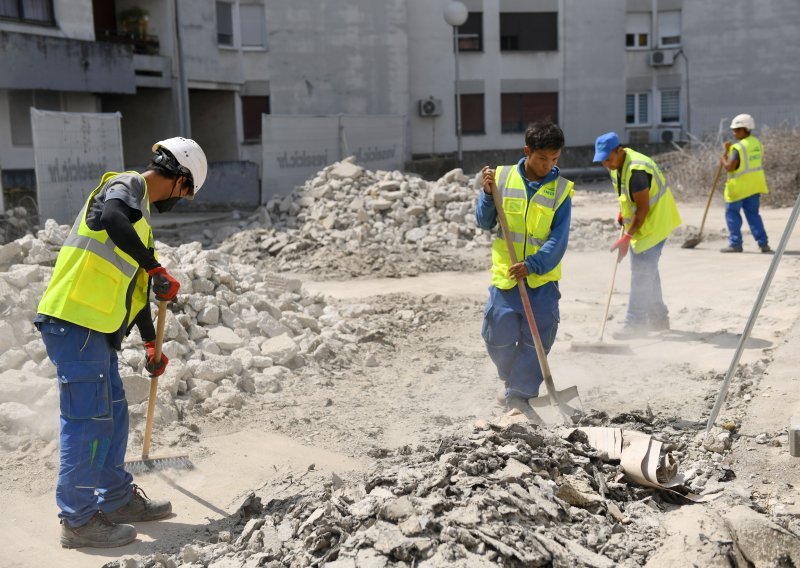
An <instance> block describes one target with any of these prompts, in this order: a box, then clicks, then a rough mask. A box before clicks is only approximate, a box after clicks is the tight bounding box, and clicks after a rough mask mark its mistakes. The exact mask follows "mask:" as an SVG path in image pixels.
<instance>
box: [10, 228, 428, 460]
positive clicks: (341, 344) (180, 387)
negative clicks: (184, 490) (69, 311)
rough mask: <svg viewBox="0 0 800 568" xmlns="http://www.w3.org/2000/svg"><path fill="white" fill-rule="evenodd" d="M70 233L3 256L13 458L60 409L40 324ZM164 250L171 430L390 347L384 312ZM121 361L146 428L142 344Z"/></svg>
mask: <svg viewBox="0 0 800 568" xmlns="http://www.w3.org/2000/svg"><path fill="white" fill-rule="evenodd" d="M68 231H69V227H68V226H66V225H62V226H59V225H57V224H56V223H55V222H52V221H48V223H47V225H46V227H45V229H44V230H42V231H39V233H38V235H37V236H36V237H34V236H33V235H27V236H26V237H24V238H22V239H19V240H17V241H14V242H12V243H9V244H7V245H4V246H0V270H2V272H0V314H2V316H3V317H2V319H0V370H2V372H0V432H6V433H10V432H12V431H13V432H15V434H14V436H13V437H3V436H0V445H4V446H8V447H13V445H14V444H15V443H16V442H17V441H18V438H17V436H19V435H21V434H20V428H19V426H22V425H23V423H24V422H25V421H26V420H27V419H28V418H33V417H34V416H35V415H36V413H37V411H39V410H41V409H42V408H43V407H45V406H47V407H48V408H49V407H52V408H53V409H54V410H55V408H57V385H56V383H55V382H54V381H53V380H52V377H54V376H55V368H54V367H53V365H52V363H51V362H50V360H49V359H48V357H47V354H46V351H45V348H44V345H43V343H42V341H41V337H40V336H39V334H38V332H37V331H36V329H35V327H34V326H33V324H32V320H33V318H34V316H35V315H36V309H37V305H38V302H39V300H40V298H41V296H42V294H43V293H44V290H45V287H46V285H47V282H48V281H49V279H50V275H51V273H52V268H51V267H52V265H53V264H54V262H55V258H56V255H57V251H58V249H59V247H60V246H61V243H62V242H63V240H64V238H65V237H66V235H67V233H68ZM158 250H159V252H160V255H159V256H160V261H161V262H162V264H164V265H165V266H166V267H167V268H168V269H169V270H170V272H171V273H172V274H173V275H174V276H175V277H176V278H177V279H178V280H179V281H180V282H181V291H180V293H179V295H178V299H177V300H176V301H175V302H172V303H170V304H169V308H168V309H169V311H168V313H167V319H166V327H165V341H164V353H165V354H166V355H167V357H169V360H170V364H169V366H168V367H167V371H166V373H165V374H164V375H163V376H162V377H161V378H160V381H159V400H158V409H157V412H156V416H157V422H159V423H161V424H163V425H169V424H172V423H174V422H175V421H177V420H181V419H184V418H186V417H188V416H198V415H199V416H202V415H209V414H210V415H211V416H212V417H214V418H222V417H225V416H226V415H227V414H228V413H230V412H232V411H235V410H238V409H240V408H242V406H243V405H244V404H245V403H246V402H247V400H248V397H251V396H252V397H255V398H263V397H269V396H273V395H275V393H279V392H280V391H281V390H282V389H283V388H284V386H285V385H286V384H287V383H289V382H292V381H295V380H297V379H298V378H299V377H301V376H303V375H304V374H312V375H320V374H323V370H324V371H325V373H327V374H328V375H330V376H337V375H341V370H342V369H349V368H351V367H353V366H361V365H362V364H365V363H364V358H365V357H366V356H367V355H366V354H368V353H370V351H371V348H370V346H369V345H368V344H369V343H370V342H373V341H378V340H379V339H380V338H381V337H382V336H381V333H380V331H379V330H372V329H370V328H369V327H367V325H366V324H365V323H364V318H363V317H362V316H364V315H365V314H374V313H377V312H378V311H379V310H377V309H375V308H372V307H371V306H369V305H368V304H354V305H351V306H345V307H342V308H341V310H339V309H337V308H336V307H334V306H331V305H328V304H327V303H326V301H325V300H324V298H323V297H322V296H320V295H310V294H308V293H306V292H305V291H304V290H303V289H302V288H301V286H300V281H299V280H295V279H287V278H283V277H279V276H277V275H274V274H264V273H263V272H261V271H259V270H257V269H256V268H255V267H253V266H251V265H248V264H244V263H240V262H238V261H236V260H235V259H233V258H232V257H231V256H230V255H226V254H223V253H221V252H220V251H217V250H203V249H202V247H201V245H200V244H199V243H191V244H186V245H182V246H180V247H176V248H172V247H168V246H166V245H163V244H160V243H159V245H158ZM400 316H401V317H399V318H398V317H393V320H398V325H399V326H400V328H402V327H403V326H411V325H415V326H419V325H422V324H424V323H425V321H426V319H427V318H429V317H434V316H435V313H433V314H431V315H430V316H429V315H428V314H425V313H415V312H413V311H410V313H403V314H400ZM133 333H134V334H136V333H137V332H133ZM128 346H130V347H128ZM119 360H120V374H121V375H122V376H123V379H124V380H125V381H126V384H125V386H126V391H127V392H128V395H129V400H130V402H132V404H131V417H132V421H134V423H135V421H136V420H137V419H138V418H141V417H142V416H143V415H144V413H145V410H146V402H145V399H146V396H147V391H146V388H143V387H146V379H144V378H143V377H144V376H146V371H145V370H144V363H145V357H144V351H143V349H142V347H141V343H139V342H138V341H129V342H126V343H125V344H123V350H122V351H121V352H120V354H119ZM366 364H369V361H367V363H366ZM140 387H141V388H140ZM137 391H138V392H139V394H138V395H137ZM40 422H41V421H40ZM48 424H49V423H48ZM28 430H30V428H28ZM48 431H49V429H48ZM30 433H33V434H36V433H37V432H36V431H35V429H34V431H32V432H29V434H30ZM9 436H11V435H10V434H9Z"/></svg>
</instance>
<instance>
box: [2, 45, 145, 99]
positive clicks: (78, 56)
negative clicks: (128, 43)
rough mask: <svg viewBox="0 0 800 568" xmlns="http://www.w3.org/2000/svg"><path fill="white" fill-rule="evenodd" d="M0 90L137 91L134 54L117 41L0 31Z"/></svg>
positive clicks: (128, 92) (129, 92) (130, 92)
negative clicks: (105, 41)
mask: <svg viewBox="0 0 800 568" xmlns="http://www.w3.org/2000/svg"><path fill="white" fill-rule="evenodd" d="M0 53H2V54H3V56H2V57H0V89H43V90H51V91H78V92H93V93H120V94H122V93H127V94H132V93H135V92H136V85H135V81H134V77H135V75H134V68H133V54H132V53H131V50H130V49H129V48H127V47H125V46H122V45H113V44H110V43H97V42H93V41H83V40H77V39H66V38H59V37H50V36H40V35H34V34H28V33H17V32H9V31H0Z"/></svg>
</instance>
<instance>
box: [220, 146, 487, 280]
mask: <svg viewBox="0 0 800 568" xmlns="http://www.w3.org/2000/svg"><path fill="white" fill-rule="evenodd" d="M476 196H477V191H476V189H475V188H474V187H473V184H472V180H471V179H470V178H467V176H465V175H464V174H463V173H462V171H461V169H455V170H452V171H451V172H449V173H447V174H445V175H444V176H443V177H442V178H441V179H439V180H438V181H435V182H428V181H425V180H423V179H422V178H419V177H416V176H410V175H405V174H403V173H402V172H399V171H376V172H373V171H370V170H366V169H364V168H362V167H361V166H358V165H356V164H354V163H353V162H352V160H351V159H346V160H344V161H342V162H337V163H335V164H332V165H330V166H327V167H326V168H324V169H322V170H321V171H320V172H318V173H317V175H315V176H314V177H313V178H311V179H309V180H308V181H306V183H305V184H304V185H302V186H298V187H296V188H295V190H294V191H293V192H292V193H291V194H289V195H286V196H279V197H276V198H273V199H272V200H270V201H269V202H268V203H267V204H266V206H265V207H264V208H262V209H261V210H260V211H259V212H257V213H256V214H255V215H254V216H252V217H251V218H250V219H248V220H247V221H246V222H244V223H242V225H243V228H244V230H243V231H240V232H237V233H236V234H233V235H231V234H230V233H232V232H233V230H228V231H224V232H223V233H221V234H220V235H219V236H221V237H227V238H225V240H224V242H222V243H221V244H220V246H219V249H220V250H221V251H223V252H234V251H235V252H236V254H237V255H240V256H241V257H242V258H243V259H247V261H248V262H254V261H258V260H268V261H271V262H270V264H272V265H273V266H274V269H275V270H278V271H300V272H322V273H325V274H329V273H335V274H342V275H350V274H352V275H360V274H365V273H371V272H381V273H383V274H384V275H388V276H403V275H413V274H417V273H419V272H427V271H430V270H432V269H433V268H434V267H435V269H436V270H462V269H479V267H480V268H483V267H485V265H486V259H485V258H484V256H483V255H474V254H463V253H465V252H468V251H471V250H472V249H474V248H476V247H484V248H485V247H488V245H489V243H490V239H491V235H490V233H488V232H485V231H482V230H481V229H478V228H477V226H476V224H475V218H474V211H475V199H476ZM459 253H461V254H459ZM465 263H466V264H465Z"/></svg>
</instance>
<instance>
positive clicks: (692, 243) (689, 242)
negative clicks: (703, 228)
mask: <svg viewBox="0 0 800 568" xmlns="http://www.w3.org/2000/svg"><path fill="white" fill-rule="evenodd" d="M702 240H703V237H702V236H701V235H695V236H694V237H689V238H688V239H686V240H685V241H684V242H683V244H682V245H681V248H685V249H693V248H694V247H696V246H697V245H699V244H700V241H702Z"/></svg>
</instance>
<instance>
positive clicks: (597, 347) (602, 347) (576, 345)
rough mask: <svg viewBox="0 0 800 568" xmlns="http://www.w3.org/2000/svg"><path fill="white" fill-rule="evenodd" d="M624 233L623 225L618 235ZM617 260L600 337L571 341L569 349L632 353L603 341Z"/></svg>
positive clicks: (620, 345) (627, 348) (623, 347)
mask: <svg viewBox="0 0 800 568" xmlns="http://www.w3.org/2000/svg"><path fill="white" fill-rule="evenodd" d="M624 233H625V227H622V229H621V230H620V235H619V236H620V237H622V235H623V234H624ZM618 264H619V260H617V259H616V258H615V259H614V270H613V272H612V273H611V284H610V285H609V287H608V298H607V299H606V311H605V313H604V314H603V322H602V324H601V325H600V337H599V338H598V340H597V341H594V342H586V343H580V342H576V341H573V342H572V344H571V345H570V347H569V350H570V351H585V352H589V353H608V354H616V355H628V354H631V353H633V351H631V348H630V347H628V346H627V345H624V344H619V343H604V342H603V335H604V334H605V331H606V322H607V321H608V309H609V308H610V307H611V296H612V295H613V294H614V280H616V278H617V265H618Z"/></svg>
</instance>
